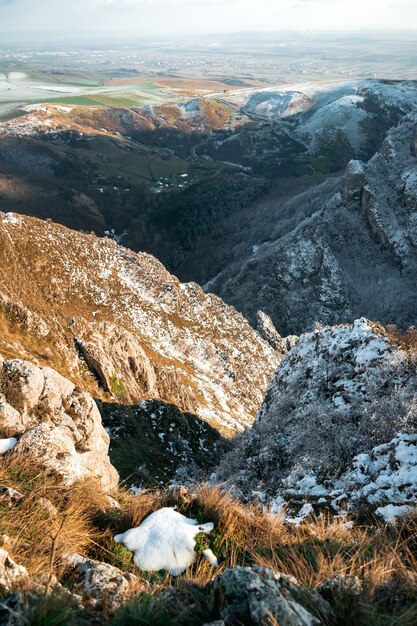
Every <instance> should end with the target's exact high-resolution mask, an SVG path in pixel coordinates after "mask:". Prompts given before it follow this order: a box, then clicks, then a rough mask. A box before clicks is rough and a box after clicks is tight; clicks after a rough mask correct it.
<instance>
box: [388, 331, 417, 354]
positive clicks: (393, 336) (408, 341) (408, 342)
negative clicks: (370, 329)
mask: <svg viewBox="0 0 417 626" xmlns="http://www.w3.org/2000/svg"><path fill="white" fill-rule="evenodd" d="M384 334H385V336H386V337H388V339H390V341H392V342H393V343H394V344H396V345H397V346H399V347H400V348H401V349H402V350H404V351H405V352H407V353H408V354H409V355H414V356H415V355H416V354H417V329H416V328H414V327H413V326H411V327H410V328H408V329H407V330H406V331H402V330H400V329H399V328H397V327H396V326H393V325H388V326H385V327H384Z"/></svg>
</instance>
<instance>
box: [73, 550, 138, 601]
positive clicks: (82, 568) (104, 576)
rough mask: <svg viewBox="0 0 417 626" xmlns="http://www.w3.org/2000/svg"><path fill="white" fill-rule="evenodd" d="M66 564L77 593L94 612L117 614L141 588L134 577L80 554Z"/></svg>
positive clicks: (74, 591)
mask: <svg viewBox="0 0 417 626" xmlns="http://www.w3.org/2000/svg"><path fill="white" fill-rule="evenodd" d="M64 564H65V570H66V572H67V573H68V574H69V575H70V576H71V581H72V584H73V587H72V591H73V593H76V594H78V595H80V596H82V597H83V600H84V603H85V605H86V606H90V607H91V608H93V607H94V608H101V607H103V606H105V607H106V609H107V610H116V609H117V608H118V607H119V606H120V605H121V604H122V603H123V602H124V601H125V600H126V598H127V597H128V595H129V593H131V592H132V590H133V589H134V588H138V587H139V579H138V578H137V577H136V576H134V575H133V574H130V573H126V572H122V571H121V570H120V569H118V568H117V567H114V566H113V565H109V564H108V563H101V562H100V561H94V560H93V559H85V558H84V557H82V556H80V555H79V554H69V555H67V556H66V557H65V558H64ZM141 584H142V583H141ZM142 586H143V585H142Z"/></svg>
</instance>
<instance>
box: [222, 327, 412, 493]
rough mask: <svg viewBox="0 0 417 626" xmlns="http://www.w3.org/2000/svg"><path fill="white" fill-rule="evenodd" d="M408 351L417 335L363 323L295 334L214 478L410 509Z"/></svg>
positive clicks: (245, 487)
mask: <svg viewBox="0 0 417 626" xmlns="http://www.w3.org/2000/svg"><path fill="white" fill-rule="evenodd" d="M415 351H416V333H415V331H410V333H408V334H407V335H402V334H401V333H399V332H398V331H394V330H389V329H388V330H387V329H385V328H384V327H382V326H380V325H378V324H374V323H371V322H369V321H368V320H366V319H365V318H362V319H360V320H356V321H355V322H354V323H353V324H351V325H341V326H335V327H329V328H322V329H319V330H316V331H314V332H313V333H308V334H305V335H302V336H301V337H300V339H299V341H298V343H297V344H296V346H295V347H294V348H293V349H292V350H291V351H290V352H289V353H288V354H287V355H286V356H285V357H284V358H283V361H282V363H281V366H280V367H279V368H278V370H277V372H276V375H275V378H274V380H273V382H272V383H271V385H270V387H269V389H268V391H267V394H266V399H265V402H264V404H263V406H262V408H261V410H260V412H259V414H258V416H257V418H256V421H255V423H254V425H253V427H252V428H251V429H249V430H247V431H246V432H245V433H244V434H243V435H242V436H241V438H240V441H239V442H238V444H237V446H236V448H235V449H234V450H233V451H232V452H231V453H229V454H228V455H227V457H226V459H225V460H224V461H223V464H222V465H221V468H220V470H219V473H218V478H219V479H227V480H228V481H229V483H230V484H231V485H233V486H234V487H235V488H237V490H238V492H239V491H240V492H241V493H243V494H245V495H251V494H252V493H253V492H264V497H267V494H268V495H269V497H271V496H272V497H275V496H280V497H282V496H288V497H289V499H292V498H294V497H295V498H296V499H297V498H301V499H303V498H305V497H308V496H312V497H313V499H315V500H317V499H319V498H322V502H324V503H325V502H326V501H328V502H329V503H330V502H331V501H335V502H339V503H342V502H343V501H344V502H346V501H347V500H350V501H355V502H356V504H358V503H359V502H361V501H367V502H368V505H369V504H377V503H380V504H381V503H383V504H389V505H392V504H398V503H400V504H401V505H404V503H409V502H411V503H412V502H414V501H415V498H416V496H417V479H416V478H417V475H416V473H415V459H416V434H415V433H416V431H417V414H416V406H415V397H416V393H417V375H416V357H415V354H416V352H415ZM399 433H407V434H406V435H399ZM326 498H327V499H328V500H326Z"/></svg>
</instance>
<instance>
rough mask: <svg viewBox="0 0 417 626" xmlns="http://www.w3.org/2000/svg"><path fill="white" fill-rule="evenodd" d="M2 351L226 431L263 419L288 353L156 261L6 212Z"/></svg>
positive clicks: (1, 223) (86, 385)
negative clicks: (267, 394)
mask: <svg viewBox="0 0 417 626" xmlns="http://www.w3.org/2000/svg"><path fill="white" fill-rule="evenodd" d="M0 261H1V264H2V267H3V272H2V274H1V276H0V292H1V299H0V323H1V327H2V332H1V335H0V351H1V352H2V354H3V355H4V357H5V358H16V357H17V358H26V359H28V360H33V359H35V360H36V361H37V362H38V363H39V364H44V365H45V364H46V365H50V366H52V367H55V368H56V369H57V370H58V371H60V372H61V373H62V374H64V375H65V376H66V377H68V378H70V379H71V380H72V381H74V382H75V383H77V384H78V385H79V386H80V387H82V388H83V389H85V390H87V391H91V392H92V393H93V394H95V395H99V396H102V397H103V398H107V399H109V398H110V397H113V398H114V399H116V400H117V401H119V402H127V403H132V402H138V401H140V400H143V399H147V398H159V399H162V400H166V401H170V402H173V403H175V404H176V405H177V406H178V407H179V408H180V409H182V410H183V411H189V412H192V413H194V414H197V415H198V416H199V417H201V418H202V419H204V420H206V421H208V422H210V423H211V424H212V425H214V426H216V427H217V428H219V429H220V430H223V431H224V432H226V431H233V430H239V429H241V428H242V427H243V426H244V425H248V424H250V423H251V421H252V419H253V417H254V415H255V413H256V411H257V409H258V408H259V406H260V404H261V402H262V398H263V393H264V389H265V387H266V386H267V384H268V383H269V380H270V378H271V376H272V373H273V371H274V368H275V367H276V365H277V364H278V362H279V360H280V354H279V353H278V352H277V351H275V350H273V349H272V348H271V347H270V346H269V345H268V344H267V343H266V342H265V341H264V340H263V339H261V337H260V336H259V335H258V334H256V333H255V332H254V331H253V329H252V328H251V327H250V326H249V324H248V323H247V322H246V321H245V319H244V318H243V317H242V316H241V315H240V314H239V313H237V312H236V311H235V310H234V309H233V308H232V307H230V306H227V305H226V304H224V302H222V301H221V300H220V299H219V298H218V297H216V296H214V295H205V294H204V293H203V291H202V290H201V289H200V288H199V287H198V286H197V285H196V284H193V283H190V284H181V283H180V282H179V281H178V280H177V279H176V278H175V277H173V276H172V275H171V274H169V273H168V272H167V271H166V270H165V268H164V267H163V266H162V265H161V264H160V263H159V262H158V261H157V260H156V259H154V258H153V257H152V256H150V255H148V254H136V253H134V252H131V251H129V250H127V249H124V248H122V247H121V246H118V245H117V244H116V243H115V242H114V241H112V240H110V239H99V238H97V237H95V236H92V235H87V234H83V233H77V232H73V231H70V230H68V229H66V228H64V227H61V226H57V225H55V224H53V223H50V222H42V221H40V220H37V219H32V218H26V217H21V216H17V215H14V214H6V215H5V214H0Z"/></svg>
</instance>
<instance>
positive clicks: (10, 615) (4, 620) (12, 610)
mask: <svg viewBox="0 0 417 626" xmlns="http://www.w3.org/2000/svg"><path fill="white" fill-rule="evenodd" d="M22 604H23V599H22V594H21V593H20V592H17V593H13V594H12V595H11V596H9V597H8V598H5V599H4V600H3V602H0V624H1V626H22V614H21V613H22Z"/></svg>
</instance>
